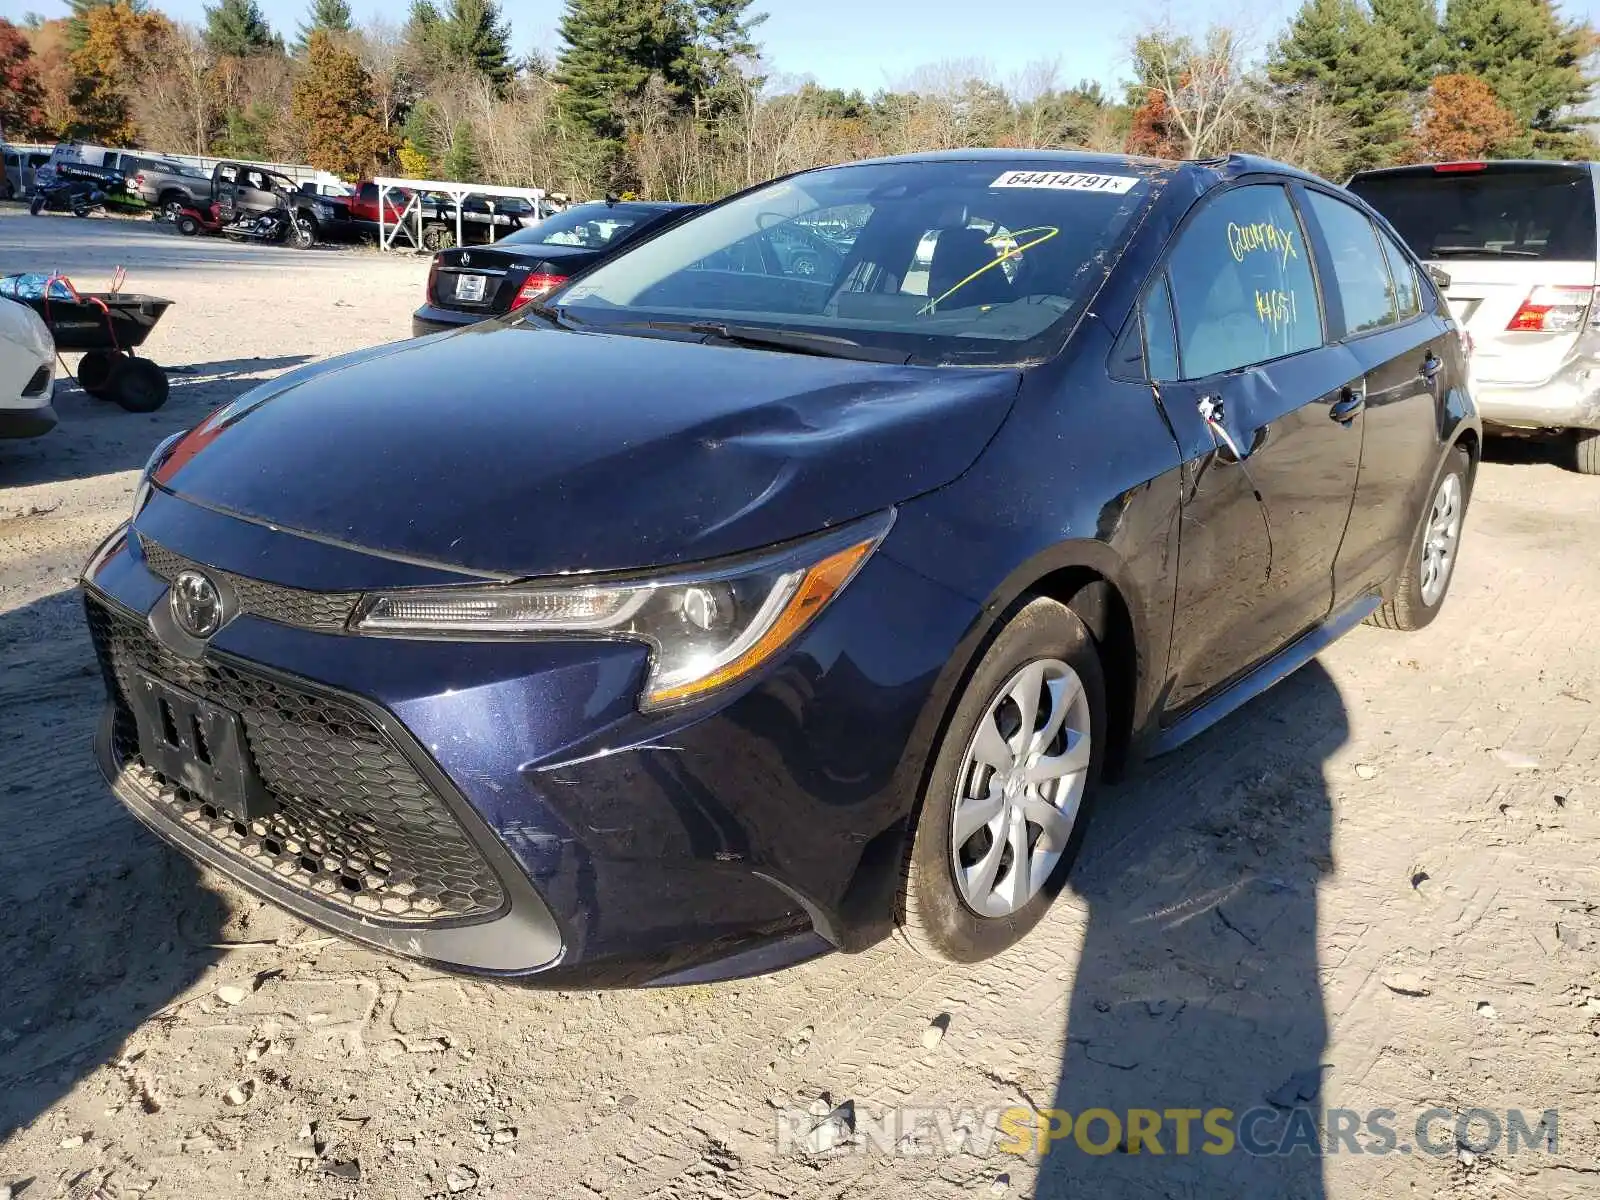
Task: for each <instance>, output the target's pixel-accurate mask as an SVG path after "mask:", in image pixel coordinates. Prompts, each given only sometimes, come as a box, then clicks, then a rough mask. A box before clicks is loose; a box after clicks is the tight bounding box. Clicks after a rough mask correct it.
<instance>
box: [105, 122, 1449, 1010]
mask: <svg viewBox="0 0 1600 1200" xmlns="http://www.w3.org/2000/svg"><path fill="white" fill-rule="evenodd" d="M474 253H476V251H474ZM1466 381H1467V374H1466V368H1465V361H1464V358H1463V353H1462V346H1461V340H1460V335H1459V333H1458V331H1457V328H1456V326H1455V323H1454V322H1453V321H1452V320H1451V319H1450V316H1449V314H1448V311H1447V310H1446V309H1445V308H1444V306H1443V305H1442V303H1441V301H1440V298H1439V295H1438V292H1437V291H1436V288H1435V283H1434V281H1433V280H1432V279H1431V278H1430V277H1429V275H1428V273H1427V272H1426V271H1425V270H1424V269H1423V267H1422V266H1421V264H1419V263H1418V262H1417V261H1416V259H1415V258H1414V257H1413V256H1412V255H1411V254H1410V252H1409V251H1407V250H1406V249H1405V248H1404V246H1403V245H1402V244H1401V243H1400V242H1399V240H1398V239H1397V238H1396V237H1395V235H1394V232H1393V231H1392V230H1391V229H1390V228H1389V226H1388V225H1387V224H1386V223H1385V222H1384V221H1383V220H1382V219H1381V218H1379V217H1377V216H1376V215H1374V214H1373V212H1372V211H1371V210H1370V209H1368V208H1367V207H1366V206H1365V205H1364V204H1363V203H1362V202H1361V201H1359V200H1358V199H1356V198H1354V197H1352V196H1351V195H1349V194H1347V193H1345V192H1343V191H1341V190H1340V189H1338V188H1335V187H1332V186H1330V185H1328V184H1326V183H1324V182H1323V181H1321V180H1318V179H1315V178H1312V177H1310V176H1307V175H1303V174H1299V173H1296V172H1294V171H1291V170H1289V169H1288V168H1284V167H1281V166H1279V165H1277V164H1274V163H1270V162H1265V161H1260V160H1253V159H1246V158H1237V157H1236V158H1230V159H1228V160H1226V161H1221V160H1219V161H1214V162H1206V163H1173V162H1158V161H1153V160H1141V159H1127V158H1120V157H1105V156H1087V155H1076V154H1064V153H1049V152H1042V151H1004V152H1002V151H958V152H950V153H943V154H937V155H925V156H915V157H911V158H902V159H893V160H887V161H876V162H867V163H859V164H855V165H851V166H843V167H836V168H829V169H825V170H817V171H811V172H806V173H803V174H799V175H795V176H792V177H789V178H786V179H782V180H778V181H776V182H773V183H770V184H766V185H764V186H761V187H758V188H754V189H752V190H750V191H748V192H745V193H743V194H740V195H738V196H734V197H732V198H730V199H728V200H726V201H723V202H722V203H720V204H718V205H715V206H713V207H711V208H709V209H706V210H704V211H703V212H700V213H698V214H696V215H694V216H692V217H690V218H689V219H687V220H685V221H683V222H682V223H680V224H676V225H673V226H672V227H671V228H669V229H667V230H665V231H664V232H660V233H658V234H656V235H655V236H653V237H649V238H645V239H641V240H640V241H639V242H638V243H637V244H635V245H634V246H633V247H631V248H630V249H628V250H627V251H625V252H624V253H622V254H620V255H618V256H617V257H615V258H613V259H610V260H609V261H607V262H605V263H603V264H601V265H600V266H598V267H596V268H594V269H593V270H591V271H589V272H587V273H586V274H584V275H583V276H582V277H580V278H579V279H577V280H575V281H574V282H572V283H571V284H569V285H567V286H566V287H564V288H562V289H560V290H558V291H556V292H555V293H554V294H553V295H552V296H550V297H549V298H547V299H546V300H545V301H543V302H535V303H533V304H532V305H530V306H528V307H525V308H523V309H520V310H519V311H518V312H516V313H514V314H512V315H511V316H509V317H506V318H502V319H499V320H494V321H489V322H487V323H484V324H480V325H475V326H472V327H470V328H467V329H464V330H462V331H460V332H455V333H449V334H443V335H440V336H437V337H431V338H426V339H423V340H421V341H415V342H407V343H402V344H397V345H391V346H384V347H379V348H377V349H373V350H369V351H366V352H364V353H361V354H357V355H352V356H349V357H346V358H343V359H338V360H335V361H333V362H329V363H324V364H321V365H318V366H315V367H311V368H308V369H304V370H301V371H297V372H294V373H292V374H289V375H286V376H284V377H282V378H281V379H279V380H276V381H275V382H272V383H270V384H267V385H264V386H262V387H260V388H258V389H256V390H255V391H254V392H251V393H249V394H248V395H246V396H244V397H242V398H241V399H239V400H237V401H235V402H234V403H232V404H230V405H228V406H226V407H225V408H223V409H220V410H219V411H217V412H216V413H214V414H213V415H212V416H211V417H209V418H208V419H207V420H205V421H204V422H202V423H201V424H200V425H199V426H197V427H196V428H195V429H193V430H191V431H190V432H188V433H187V434H185V435H182V436H180V437H178V438H176V439H174V440H173V441H171V442H169V443H167V444H164V445H163V446H162V447H161V448H160V449H158V451H157V452H156V454H155V456H154V457H153V458H152V460H151V462H150V464H149V467H148V468H147V469H146V472H145V475H144V478H143V481H142V482H141V485H140V487H139V490H138V497H137V501H136V505H135V512H134V517H133V520H132V522H131V524H130V525H129V526H128V527H126V528H124V529H123V530H121V531H119V532H118V533H117V534H116V535H115V536H113V537H112V538H111V539H110V540H109V541H108V542H106V543H105V545H103V546H102V547H101V548H100V549H99V550H98V551H97V552H96V554H95V555H94V558H93V559H92V561H91V562H90V563H89V565H88V567H87V570H86V573H85V579H84V591H85V596H86V606H87V610H88V619H89V625H90V628H91V629H92V631H93V635H94V639H95V643H96V646H97V649H98V653H99V656H100V661H101V663H102V665H103V667H104V671H105V679H106V683H107V687H108V690H109V692H110V703H109V705H108V706H107V709H106V714H105V719H104V723H103V726H102V729H101V732H100V737H99V740H98V746H97V750H98V755H99V760H100V764H101V766H102V768H103V770H104V771H105V774H106V777H107V778H108V779H109V780H110V781H111V783H112V786H113V787H114V789H115V791H116V794H117V796H118V797H119V798H120V799H121V800H122V802H123V803H124V804H126V805H127V806H128V808H129V809H131V810H132V811H133V812H134V813H135V814H136V815H137V816H138V817H139V818H140V819H141V820H142V821H144V822H145V823H146V824H147V825H149V826H150V827H151V828H152V829H154V830H155V831H156V832H158V833H159V834H160V835H161V836H163V837H165V838H166V839H168V840H169V841H171V842H172V843H173V844H175V845H176V846H178V847H179V848H181V849H182V850H184V851H185V852H186V853H188V854H190V855H193V856H194V857H195V858H197V859H200V860H202V861H204V862H206V863H209V864H211V865H212V866H214V867H216V868H218V869H219V870H222V871H224V872H226V873H228V874H229V875H231V876H232V877H234V878H235V879H237V880H238V881H240V882H241V883H243V884H244V885H245V886H247V887H249V888H252V889H254V890H255V891H256V892H258V893H259V894H261V895H262V896H265V897H268V898H270V899H272V900H274V901H276V902H278V903H279V904H281V905H283V906H284V907H286V908H288V909H291V910H292V911H294V912H295V913H297V914H299V915H301V916H302V917H304V918H306V919H307V920H310V921H313V922H316V923H318V924H320V925H323V926H325V927H327V928H329V929H332V930H335V931H337V932H340V933H343V934H346V935H348V936H349V937H351V938H353V939H356V940H359V941H363V942H367V943H370V944H372V945H375V946H379V947H383V948H386V949H389V950H391V951H393V952H395V953H398V954H403V955H408V956H412V957H415V958H421V959H427V960H432V961H435V962H438V963H440V964H443V965H445V966H450V967H454V968H458V969H463V970H469V971H474V972H479V973H485V974H495V975H502V976H516V977H526V978H528V979H530V980H537V981H540V982H546V983H552V984H556V983H559V984H571V983H602V984H628V983H643V982H655V983H661V982H682V981H687V980H694V979H709V978H717V977H726V976H733V975H738V974H747V973H752V972H757V971H762V970H768V969H771V968H774V967H778V966H781V965H784V964H787V963H792V962H796V961H799V960H801V959H804V958H806V957H809V956H811V955H815V954H818V953H821V952H824V951H826V950H829V949H843V950H859V949H861V948H863V947H865V946H868V945H870V944H872V943H873V942H875V941H876V940H878V939H880V938H882V937H884V936H885V935H887V934H889V933H890V932H892V931H893V930H895V929H896V928H898V929H900V930H901V931H902V932H903V934H904V935H905V937H906V938H907V939H909V940H910V941H911V942H912V943H913V944H914V945H915V946H917V947H918V948H919V949H921V950H923V951H925V952H927V953H929V954H932V955H935V956H938V957H940V958H943V959H947V960H957V961H970V960H975V959H979V958H983V957H985V956H987V955H991V954H994V953H996V952H997V951H999V950H1002V949H1004V948H1005V947H1007V946H1009V945H1010V944H1012V943H1013V942H1015V941H1016V940H1017V939H1019V938H1021V937H1022V936H1024V935H1025V934H1026V933H1027V932H1028V930H1029V929H1030V928H1031V927H1032V926H1033V925H1034V924H1035V923H1036V922H1037V921H1038V920H1039V919H1040V917H1041V915H1042V914H1043V913H1044V911H1045V909H1046V908H1047V907H1048V905H1049V904H1050V902H1051V900H1052V899H1053V898H1054V897H1055V895H1056V894H1057V893H1058V892H1059V891H1060V889H1061V888H1062V886H1063V884H1064V881H1065V878H1066V876H1067V873H1068V871H1069V869H1070V867H1071V865H1072V862H1073V859H1074V857H1075V855H1076V854H1077V852H1078V849H1079V846H1080V844H1081V842H1082V839H1083V835H1084V830H1085V826H1086V822H1087V820H1088V818H1089V815H1090V810H1091V807H1092V805H1093V803H1094V800H1095V796H1096V793H1097V791H1098V790H1099V788H1100V785H1101V780H1102V779H1103V778H1104V777H1105V776H1106V775H1107V774H1108V773H1109V772H1112V771H1114V770H1115V769H1117V768H1118V767H1120V766H1121V765H1122V764H1123V763H1125V762H1127V761H1129V760H1130V759H1131V758H1132V757H1134V756H1136V755H1139V754H1149V753H1159V752H1163V751H1167V750H1171V749H1172V748H1174V747H1176V746H1178V745H1179V744H1180V743H1182V742H1184V741H1185V740H1186V739H1188V738H1190V737H1193V736H1194V735H1195V734H1196V733H1198V732H1199V731H1200V730H1202V729H1204V728H1205V727H1206V726H1208V725H1210V724H1212V723H1213V722H1215V721H1216V720H1217V719H1218V718H1220V717H1221V716H1222V715H1224V714H1225V713H1227V712H1229V711H1231V710H1233V709H1235V708H1237V707H1238V706H1239V705H1241V704H1243V703H1245V702H1246V701H1247V700H1248V699H1250V698H1251V697H1253V696H1255V695H1257V694H1259V693H1260V692H1261V691H1262V690H1263V689H1265V688H1266V687H1267V686H1269V685H1270V684H1271V683H1273V682H1274V681H1276V680H1278V679H1281V678H1282V677H1283V676H1284V675H1285V674H1287V673H1288V672H1290V671H1292V670H1293V669H1295V668H1296V667H1298V666H1299V665H1301V664H1303V663H1304V662H1306V661H1307V660H1308V659H1309V658H1310V657H1311V656H1312V655H1314V654H1315V653H1316V652H1317V651H1318V650H1319V649H1321V648H1322V647H1324V646H1325V645H1327V644H1328V642H1329V641H1331V640H1332V639H1333V638H1335V637H1337V636H1338V635H1340V634H1342V633H1343V632H1345V631H1347V630H1348V629H1350V628H1351V627H1352V626H1354V625H1355V624H1357V623H1359V622H1361V621H1363V620H1369V621H1372V622H1374V623H1378V624H1382V625H1386V626H1389V627H1393V628H1399V629H1416V628H1419V627H1421V626H1423V625H1426V624H1428V623H1429V622H1430V621H1432V620H1433V618H1434V617H1435V615H1436V614H1437V613H1438V612H1439V610H1440V606H1441V605H1442V603H1443V601H1444V597H1445V593H1446V591H1447V589H1448V587H1449V583H1450V579H1451V574H1452V569H1453V567H1454V564H1455V560H1456V555H1457V553H1458V551H1459V548H1460V544H1461V529H1462V519H1463V516H1464V513H1465V510H1466V505H1467V501H1468V497H1469V495H1470V491H1471V484H1472V477H1473V472H1474V469H1475V465H1476V462H1477V458H1478V449H1479V437H1480V431H1479V424H1478V420H1477V418H1476V416H1475V413H1474V410H1473V406H1472V401H1471V399H1470V397H1469V395H1468V393H1467V390H1466V386H1467V385H1466Z"/></svg>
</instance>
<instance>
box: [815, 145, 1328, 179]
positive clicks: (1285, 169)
mask: <svg viewBox="0 0 1600 1200" xmlns="http://www.w3.org/2000/svg"><path fill="white" fill-rule="evenodd" d="M919 162H995V163H1023V162H1025V163H1029V164H1033V163H1038V164H1050V165H1052V166H1054V167H1055V168H1056V169H1058V170H1063V171H1066V170H1071V171H1132V172H1137V173H1139V174H1144V175H1161V176H1166V177H1182V176H1185V175H1187V176H1193V177H1195V178H1197V179H1198V178H1205V177H1207V176H1209V177H1210V181H1211V182H1222V181H1224V180H1227V179H1233V178H1237V177H1238V176H1241V175H1255V174H1263V173H1266V174H1273V175H1283V176H1287V177H1289V178H1294V179H1301V180H1304V181H1306V182H1315V183H1320V184H1324V185H1326V184H1327V182H1328V181H1327V180H1325V179H1323V178H1321V177H1320V176H1317V175H1313V174H1311V173H1310V172H1309V171H1302V170H1300V169H1299V168H1298V167H1291V166H1289V165H1288V164H1287V163H1281V162H1277V161H1275V160H1273V159H1270V158H1263V157H1261V156H1260V155H1256V154H1228V155H1221V156H1218V157H1216V158H1203V159H1194V158H1183V159H1178V158H1150V157H1147V156H1145V155H1141V154H1102V153H1098V152H1095V151H1090V150H1035V149H1026V150H1011V149H1005V148H999V147H973V148H971V149H965V150H926V151H921V152H919V153H916V154H895V155H888V156H886V157H883V158H869V159H864V160H862V161H861V163H850V164H838V165H850V166H858V165H863V164H874V165H877V164H887V163H919ZM816 169H817V170H827V169H828V168H826V167H819V168H816Z"/></svg>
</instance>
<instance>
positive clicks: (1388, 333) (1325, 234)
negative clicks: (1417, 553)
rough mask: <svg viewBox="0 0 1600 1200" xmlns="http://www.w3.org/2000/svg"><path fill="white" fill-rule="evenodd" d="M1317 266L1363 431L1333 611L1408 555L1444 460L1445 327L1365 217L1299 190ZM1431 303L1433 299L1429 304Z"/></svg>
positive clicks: (1394, 249)
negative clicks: (1352, 371)
mask: <svg viewBox="0 0 1600 1200" xmlns="http://www.w3.org/2000/svg"><path fill="white" fill-rule="evenodd" d="M1301 194H1302V195H1304V196H1305V199H1306V204H1305V211H1306V213H1307V215H1308V216H1309V217H1310V219H1311V223H1312V233H1313V235H1314V236H1313V241H1314V243H1315V245H1316V248H1317V254H1318V258H1319V260H1320V261H1321V263H1322V264H1323V266H1322V277H1323V293H1324V295H1325V297H1326V298H1327V305H1328V309H1329V327H1330V329H1329V333H1330V337H1333V338H1337V339H1338V340H1340V341H1341V342H1343V343H1344V345H1345V346H1347V347H1348V348H1349V350H1350V352H1351V353H1352V354H1353V355H1354V356H1355V358H1356V360H1357V365H1358V366H1359V368H1360V371H1361V381H1360V383H1359V384H1356V385H1353V387H1352V391H1357V390H1359V392H1360V394H1361V396H1362V398H1363V405H1362V406H1363V410H1364V414H1365V420H1366V429H1365V431H1364V433H1363V437H1362V454H1361V476H1360V480H1359V482H1358V484H1357V487H1356V497H1355V505H1354V507H1353V508H1352V510H1351V514H1350V525H1349V528H1348V529H1347V530H1346V532H1345V539H1344V544H1343V546H1342V547H1341V548H1340V551H1339V558H1338V562H1337V564H1336V566H1335V569H1334V590H1335V604H1342V603H1345V602H1347V601H1350V600H1354V599H1355V598H1356V597H1358V596H1360V595H1363V594H1365V593H1370V592H1373V591H1376V590H1378V589H1379V588H1380V587H1381V586H1382V585H1383V584H1385V583H1387V582H1388V581H1389V580H1391V579H1392V578H1393V577H1394V575H1395V573H1396V571H1397V570H1398V569H1399V564H1400V563H1401V562H1402V561H1403V560H1404V557H1405V554H1406V552H1407V550H1408V549H1409V548H1410V544H1411V538H1412V535H1413V533H1414V532H1415V530H1416V526H1417V518H1418V508H1419V506H1420V505H1421V504H1422V503H1423V502H1424V500H1425V499H1426V498H1427V497H1428V495H1429V494H1430V491H1431V487H1432V482H1433V472H1434V469H1435V468H1436V467H1437V466H1438V464H1439V461H1440V458H1439V451H1440V441H1439V437H1440V434H1439V429H1440V417H1439V403H1440V394H1439V393H1440V389H1441V388H1442V387H1443V386H1444V385H1445V383H1446V382H1447V374H1446V371H1445V364H1446V362H1447V361H1448V358H1449V355H1450V351H1449V349H1448V347H1447V346H1446V344H1445V342H1446V339H1448V338H1452V337H1454V336H1455V333H1454V331H1453V330H1452V329H1451V326H1450V323H1449V321H1448V320H1447V319H1445V318H1444V317H1443V316H1442V315H1441V314H1438V313H1435V312H1434V311H1433V306H1432V304H1431V303H1427V304H1425V303H1424V298H1425V294H1424V292H1423V284H1422V280H1421V279H1420V277H1419V276H1418V273H1417V270H1416V268H1415V266H1414V265H1413V264H1412V262H1411V259H1410V258H1409V257H1408V256H1407V255H1406V254H1405V253H1404V251H1402V250H1401V248H1400V247H1399V246H1398V245H1397V244H1395V242H1394V239H1392V238H1391V237H1389V235H1388V234H1387V233H1386V232H1384V231H1383V230H1382V229H1380V228H1379V227H1378V226H1377V225H1375V224H1374V223H1373V222H1372V221H1371V220H1370V219H1369V218H1368V217H1367V214H1366V213H1364V212H1362V211H1361V210H1360V209H1359V208H1357V207H1355V206H1354V205H1353V204H1350V203H1349V202H1348V201H1346V200H1344V199H1342V198H1341V197H1339V196H1337V195H1334V194H1333V193H1332V192H1329V191H1323V190H1320V189H1316V188H1309V187H1308V188H1304V189H1303V190H1302V192H1301ZM1429 299H1431V297H1430V298H1429Z"/></svg>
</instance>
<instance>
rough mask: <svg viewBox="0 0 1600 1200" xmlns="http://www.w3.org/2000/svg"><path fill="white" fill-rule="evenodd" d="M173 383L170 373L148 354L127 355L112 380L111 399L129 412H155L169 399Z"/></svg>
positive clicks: (108, 396) (108, 397)
mask: <svg viewBox="0 0 1600 1200" xmlns="http://www.w3.org/2000/svg"><path fill="white" fill-rule="evenodd" d="M171 390H172V385H171V383H169V382H168V380H167V373H166V372H165V371H163V370H162V369H161V368H160V367H158V366H156V364H155V363H153V362H151V361H150V360H149V359H148V358H132V357H130V358H126V359H124V360H123V363H122V369H121V370H119V371H118V372H117V375H116V378H115V379H114V380H113V381H112V384H111V390H110V392H109V393H108V395H107V399H110V400H114V401H116V402H117V403H118V404H120V405H121V406H122V407H123V408H124V409H126V410H127V411H128V412H136V413H148V412H155V411H156V409H158V408H160V407H161V406H162V405H163V404H165V403H166V402H167V396H168V395H169V394H170V393H171Z"/></svg>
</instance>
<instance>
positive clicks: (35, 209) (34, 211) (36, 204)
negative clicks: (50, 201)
mask: <svg viewBox="0 0 1600 1200" xmlns="http://www.w3.org/2000/svg"><path fill="white" fill-rule="evenodd" d="M44 205H45V199H44V197H43V196H35V197H34V198H33V199H32V200H30V201H28V212H29V214H30V215H32V216H35V217H37V216H38V215H39V214H40V213H42V212H43V211H44Z"/></svg>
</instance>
